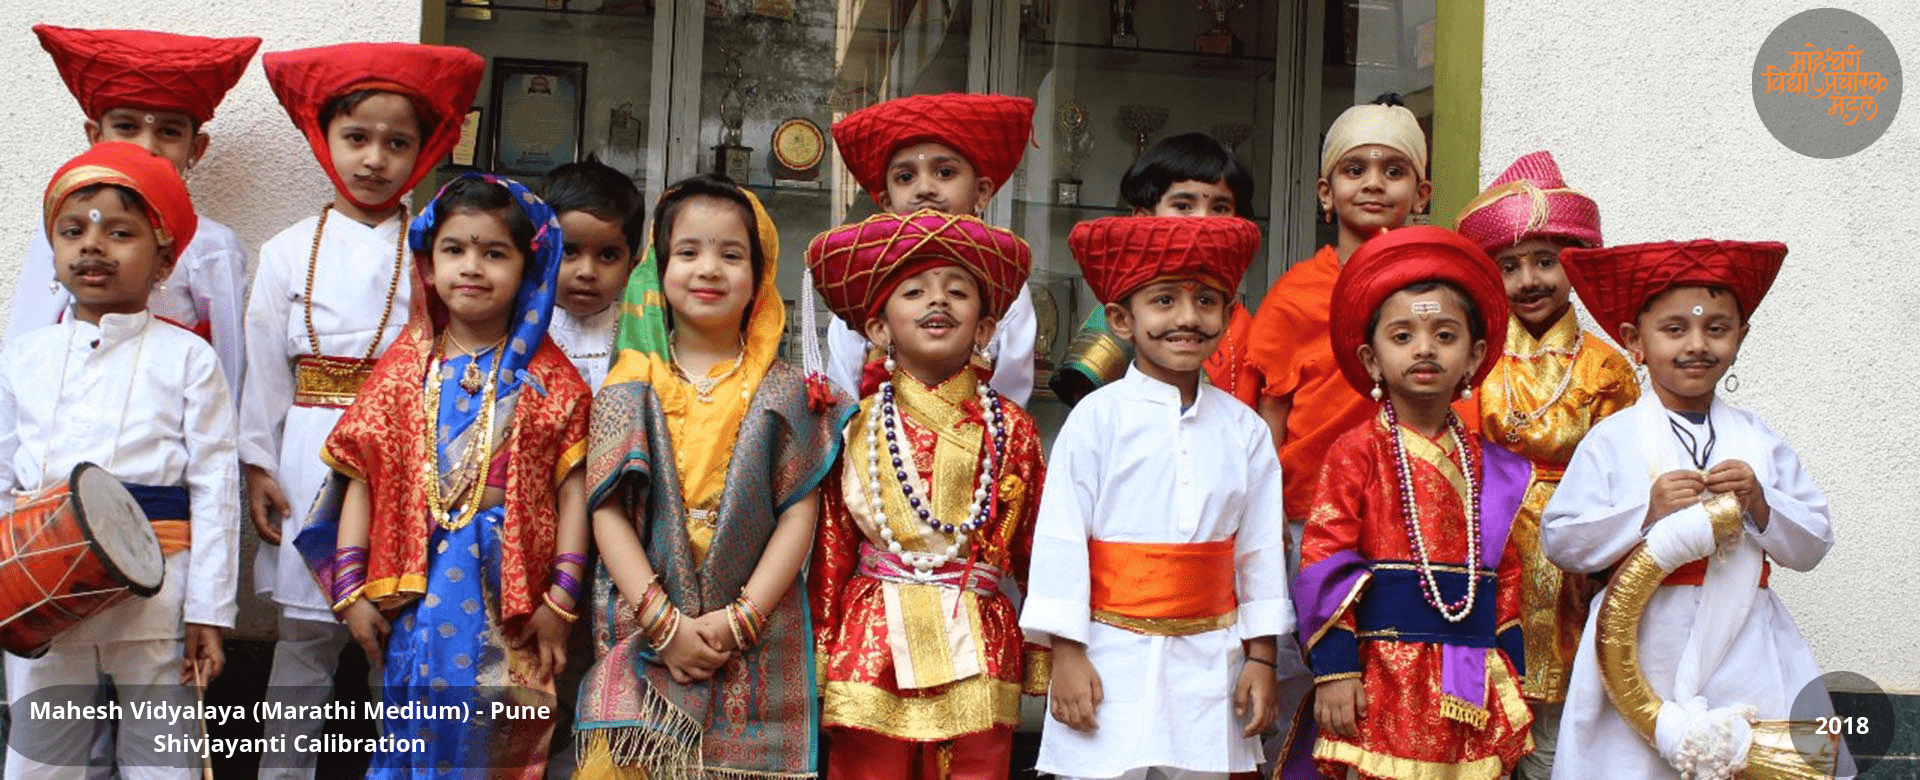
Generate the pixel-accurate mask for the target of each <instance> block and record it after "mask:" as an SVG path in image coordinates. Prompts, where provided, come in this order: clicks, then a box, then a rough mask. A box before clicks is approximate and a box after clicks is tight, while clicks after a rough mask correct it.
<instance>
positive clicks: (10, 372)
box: [0, 312, 240, 661]
mask: <svg viewBox="0 0 1920 780" xmlns="http://www.w3.org/2000/svg"><path fill="white" fill-rule="evenodd" d="M96 343H97V345H98V346H95V345H96ZM233 440H234V418H233V400H232V398H231V396H230V395H229V393H228V391H227V380H226V377H225V376H224V375H223V374H222V373H221V371H220V359H219V358H218V357H215V356H214V354H213V348H212V347H209V346H207V343H206V342H205V341H202V340H200V337H198V336H195V335H193V334H192V333H188V332H186V331H184V330H181V329H179V328H176V327H174V326H172V325H168V324H166V323H164V322H160V321H157V320H155V319H154V318H153V317H152V316H150V315H148V314H147V313H145V312H142V313H140V314H108V315H106V316H103V317H101V318H100V325H99V326H95V325H92V324H90V323H86V322H81V321H79V320H75V319H72V318H71V317H69V318H68V320H67V321H66V322H63V323H61V324H59V325H50V326H47V327H44V328H40V329H38V330H35V331H31V332H29V333H27V334H25V335H23V336H21V337H20V338H18V339H15V340H13V341H11V342H9V343H8V344H7V347H6V350H5V351H4V352H0V469H4V471H0V487H5V488H8V489H21V490H28V491H33V490H38V489H40V488H42V487H45V486H47V485H50V484H58V483H60V482H61V481H62V480H65V479H66V478H67V475H68V474H69V473H70V472H72V471H73V467H74V466H75V465H76V464H78V463H80V462H82V461H86V462H91V463H94V464H96V465H99V466H101V467H103V468H106V469H107V470H108V471H110V472H111V473H112V474H113V475H114V476H115V477H118V478H119V479H120V480H122V481H124V482H129V483H133V484H138V485H153V486H169V485H185V486H186V488H187V494H188V506H189V509H190V511H191V513H192V515H191V517H190V518H189V521H190V525H191V527H192V534H193V542H192V546H191V547H189V548H188V549H186V550H182V551H180V552H177V553H174V554H173V555H172V556H171V557H170V558H168V560H167V568H166V579H165V580H164V581H163V582H162V584H161V587H160V592H159V593H158V594H155V595H154V596H153V597H151V598H146V599H130V600H127V601H123V602H121V603H119V604H116V605H114V606H112V607H109V608H108V609H107V610H106V611H103V612H99V613H97V614H94V615H93V616H91V617H89V618H87V619H86V620H83V621H81V622H80V624H79V625H78V626H75V627H74V628H73V630H71V631H69V632H67V633H65V634H62V635H61V636H60V638H59V639H57V640H55V642H54V647H55V649H56V650H57V649H59V648H61V647H74V646H81V645H91V644H96V643H100V642H121V641H137V640H174V639H178V638H179V637H181V636H183V626H182V624H181V623H182V619H183V618H184V620H185V622H187V623H199V624H203V625H209V626H220V627H223V628H232V627H233V620H234V615H235V614H236V612H237V611H238V607H237V606H236V604H235V597H236V595H238V594H237V590H238V584H239V576H240V575H239V569H240V565H239V557H240V542H239V538H240V537H239V528H240V465H239V460H238V458H236V457H235V454H234V447H233ZM9 660H10V661H12V660H17V659H9Z"/></svg>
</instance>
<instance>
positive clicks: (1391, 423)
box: [1387, 402, 1480, 623]
mask: <svg viewBox="0 0 1920 780" xmlns="http://www.w3.org/2000/svg"><path fill="white" fill-rule="evenodd" d="M1387 427H1389V428H1392V429H1393V463H1394V466H1396V467H1397V468H1398V469H1399V472H1400V513H1401V514H1402V515H1404V516H1405V518H1406V521H1407V540H1408V541H1410V542H1412V543H1413V552H1414V556H1415V557H1416V558H1418V559H1419V560H1418V564H1417V565H1416V567H1415V568H1416V569H1418V570H1419V572H1420V577H1421V586H1422V587H1421V590H1420V595H1421V596H1422V597H1424V598H1425V599H1426V600H1427V604H1428V605H1429V606H1431V607H1433V608H1434V609H1436V610H1438V611H1439V612H1440V616H1441V617H1443V618H1446V619H1447V622H1449V623H1458V622H1460V621H1462V620H1466V619H1467V615H1469V614H1472V613H1473V602H1474V598H1475V597H1476V596H1477V595H1479V589H1480V480H1479V477H1478V475H1477V474H1475V473H1474V468H1473V453H1471V452H1469V451H1468V450H1467V437H1466V434H1465V433H1464V432H1463V431H1462V430H1461V428H1460V418H1458V417H1455V416H1454V415H1453V413H1451V412H1449V413H1447V431H1448V433H1450V434H1451V435H1452V436H1453V444H1454V451H1455V452H1458V453H1460V470H1461V471H1462V472H1463V473H1464V474H1465V476H1466V478H1467V505H1466V515H1467V594H1466V595H1465V596H1464V597H1462V598H1461V599H1460V601H1458V602H1456V603H1453V604H1448V603H1445V601H1444V599H1443V597H1442V596H1441V594H1440V583H1439V581H1437V580H1435V579H1434V577H1433V556H1431V555H1430V554H1428V552H1427V538H1426V534H1425V532H1423V531H1421V530H1420V508H1419V506H1418V505H1417V504H1416V503H1415V502H1414V497H1413V496H1414V494H1413V469H1412V468H1411V467H1410V466H1409V465H1408V464H1407V445H1406V441H1405V436H1406V431H1405V430H1403V429H1402V428H1401V427H1400V416H1399V415H1398V414H1397V413H1395V412H1394V410H1393V404H1392V403H1391V402H1389V403H1388V404H1387Z"/></svg>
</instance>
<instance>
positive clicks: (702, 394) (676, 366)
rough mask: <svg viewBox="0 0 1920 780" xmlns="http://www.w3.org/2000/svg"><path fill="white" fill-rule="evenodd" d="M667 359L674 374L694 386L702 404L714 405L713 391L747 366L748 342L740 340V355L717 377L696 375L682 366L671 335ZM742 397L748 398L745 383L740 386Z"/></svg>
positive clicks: (735, 356)
mask: <svg viewBox="0 0 1920 780" xmlns="http://www.w3.org/2000/svg"><path fill="white" fill-rule="evenodd" d="M667 359H668V360H670V361H672V362H673V370H674V372H676V373H678V374H679V375H680V378H681V379H683V380H686V383H687V384H689V385H692V386H693V394H694V396H695V397H696V398H699V399H700V403H703V404H710V403H713V389H714V388H715V387H718V386H719V385H720V383H721V382H725V381H727V378H728V377H731V376H733V375H734V373H735V372H737V371H739V370H740V367H741V366H744V365H746V363H747V342H746V339H745V338H742V339H741V340H740V353H739V354H737V355H734V356H733V361H732V362H733V365H731V366H728V367H727V370H726V371H723V372H721V373H720V375H719V376H715V377H709V376H704V375H695V374H694V373H693V372H692V371H688V370H687V367H686V366H683V365H680V353H679V352H678V351H677V350H675V349H674V348H673V343H672V335H671V334H669V335H668V343H667ZM708 371H709V372H711V371H712V369H711V368H709V369H708ZM740 397H741V398H742V399H744V398H746V397H747V388H746V385H745V384H744V383H743V384H742V385H741V386H740Z"/></svg>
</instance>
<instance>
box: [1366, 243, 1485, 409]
mask: <svg viewBox="0 0 1920 780" xmlns="http://www.w3.org/2000/svg"><path fill="white" fill-rule="evenodd" d="M1425 281H1435V282H1446V283H1448V284H1451V285H1453V286H1455V287H1458V288H1459V289H1460V291H1461V292H1464V293H1466V295H1467V298H1468V300H1471V301H1473V305H1474V307H1475V308H1477V309H1479V310H1480V319H1481V321H1482V324H1483V325H1484V326H1485V330H1486V334H1487V336H1486V338H1487V353H1486V355H1485V356H1483V357H1482V358H1481V359H1480V365H1479V366H1476V367H1475V368H1474V371H1473V374H1472V376H1471V377H1470V378H1469V379H1468V383H1469V384H1471V385H1475V386H1477V385H1479V384H1480V381H1481V380H1483V379H1486V378H1487V372H1489V371H1492V370H1493V366H1494V364H1495V363H1497V362H1499V361H1500V355H1501V354H1502V352H1503V350H1505V348H1506V343H1507V288H1506V284H1505V283H1504V282H1502V281H1501V280H1500V269H1498V268H1495V267H1494V265H1493V260H1492V259H1491V258H1488V257H1487V253H1485V252H1482V251H1480V248H1479V247H1477V246H1474V245H1473V244H1472V243H1471V242H1468V241H1467V240H1466V239H1464V238H1461V237H1460V234H1458V233H1455V232H1453V231H1451V230H1447V229H1445V228H1437V227H1431V226H1427V225H1420V226H1415V227H1408V228H1401V229H1399V230H1392V231H1388V232H1386V233H1382V234H1381V235H1379V236H1377V237H1375V238H1371V239H1368V240H1367V242H1366V243H1363V244H1361V245H1360V248H1359V249H1357V250H1354V253H1353V257H1351V258H1348V260H1347V264H1346V266H1345V267H1343V268H1341V269H1340V278H1339V279H1338V280H1336V281H1335V282H1334V283H1333V312H1332V319H1331V321H1330V322H1329V323H1328V329H1329V334H1328V335H1329V336H1330V337H1331V338H1332V340H1333V359H1334V362H1335V363H1337V364H1338V365H1339V366H1340V373H1341V374H1343V375H1345V376H1346V378H1347V384H1350V385H1353V389H1355V390H1358V391H1360V392H1362V393H1365V392H1367V391H1369V390H1371V389H1373V386H1374V381H1373V377H1372V375H1370V374H1368V373H1367V367H1366V366H1365V365H1363V364H1362V363H1361V362H1360V355H1359V349H1360V345H1361V344H1365V343H1367V322H1368V321H1369V320H1371V319H1373V314H1374V312H1376V311H1378V310H1379V309H1380V303H1381V302H1382V301H1385V300H1386V299H1387V298H1389V297H1392V295H1393V294H1394V293H1396V292H1399V291H1400V290H1403V289H1406V288H1407V287H1409V286H1411V285H1414V284H1417V283H1420V282H1425Z"/></svg>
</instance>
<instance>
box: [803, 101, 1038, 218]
mask: <svg viewBox="0 0 1920 780" xmlns="http://www.w3.org/2000/svg"><path fill="white" fill-rule="evenodd" d="M1032 135H1033V101H1032V100H1028V99H1027V98H1023V97H1009V96H1006V95H973V94H965V93H953V94H947V95H910V96H907V97H903V98H897V99H894V100H889V101H887V102H885V103H879V104H876V105H872V106H868V107H866V108H863V109H860V110H859V111H855V112H853V113H851V114H848V115H847V116H846V118H845V119H842V120H840V121H838V122H835V123H833V143H834V145H836V146H838V147H840V156H841V157H842V158H844V159H845V160H846V162H847V169H848V170H850V171H852V172H853V178H854V180H855V181H858V182H860V188H861V189H864V190H866V191H867V194H868V195H869V196H871V197H872V198H873V201H874V202H875V203H879V202H880V196H882V195H885V194H886V192H887V163H889V162H891V161H892V160H893V153H894V152H897V151H900V150H901V149H902V148H904V147H908V146H912V145H914V144H919V143H926V142H928V141H932V142H934V143H938V144H944V145H946V146H951V147H953V149H954V151H957V152H959V153H960V155H961V156H963V157H965V158H967V162H968V163H969V164H971V165H972V166H973V169H974V171H975V172H976V173H978V174H979V175H981V176H982V177H985V178H987V179H989V180H991V181H992V182H993V186H994V188H995V190H996V191H997V190H998V189H999V188H1000V187H1005V186H1006V185H1007V180H1008V179H1010V178H1012V177H1013V170H1014V169H1015V168H1018V167H1020V156H1021V155H1022V154H1023V153H1025V152H1026V146H1027V139H1028V138H1029V137H1031V136H1032Z"/></svg>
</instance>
